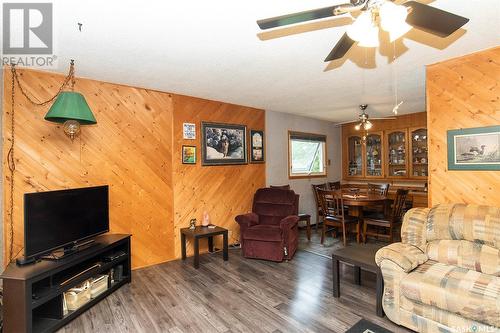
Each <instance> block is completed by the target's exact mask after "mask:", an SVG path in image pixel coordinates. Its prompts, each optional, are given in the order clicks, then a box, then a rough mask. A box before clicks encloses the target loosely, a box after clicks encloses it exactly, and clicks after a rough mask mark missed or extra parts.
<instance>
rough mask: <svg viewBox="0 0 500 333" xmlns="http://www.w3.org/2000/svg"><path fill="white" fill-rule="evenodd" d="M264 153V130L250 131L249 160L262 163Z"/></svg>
mask: <svg viewBox="0 0 500 333" xmlns="http://www.w3.org/2000/svg"><path fill="white" fill-rule="evenodd" d="M264 161H265V155H264V131H255V130H251V131H250V162H251V163H263V162H264Z"/></svg>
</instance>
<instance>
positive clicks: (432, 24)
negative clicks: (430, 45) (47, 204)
mask: <svg viewBox="0 0 500 333" xmlns="http://www.w3.org/2000/svg"><path fill="white" fill-rule="evenodd" d="M403 5H404V6H406V7H409V8H411V11H410V13H409V14H408V17H407V18H406V23H408V24H410V25H412V26H413V27H415V28H417V29H420V30H423V31H425V32H429V33H431V34H434V35H438V36H440V37H448V36H449V35H451V34H452V33H454V32H455V31H457V30H458V29H460V28H461V27H462V26H463V25H464V24H465V23H467V22H469V19H468V18H466V17H463V16H459V15H455V14H452V13H450V12H447V11H444V10H441V9H437V8H435V7H431V6H429V5H424V4H422V3H418V2H416V1H408V2H406V3H404V4H403Z"/></svg>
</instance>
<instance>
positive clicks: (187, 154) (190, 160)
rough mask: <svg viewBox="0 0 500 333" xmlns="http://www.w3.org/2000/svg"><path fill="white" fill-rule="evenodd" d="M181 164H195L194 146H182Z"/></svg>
mask: <svg viewBox="0 0 500 333" xmlns="http://www.w3.org/2000/svg"><path fill="white" fill-rule="evenodd" d="M182 164H196V146H182Z"/></svg>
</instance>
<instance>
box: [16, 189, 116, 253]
mask: <svg viewBox="0 0 500 333" xmlns="http://www.w3.org/2000/svg"><path fill="white" fill-rule="evenodd" d="M107 231H109V213H108V186H98V187H87V188H79V189H71V190H62V191H50V192H38V193H26V194H25V195H24V244H25V245H24V254H25V257H33V256H38V255H42V254H45V253H48V252H50V251H52V250H55V249H59V248H62V247H65V246H67V245H70V244H72V243H76V242H77V241H81V240H83V239H86V238H90V237H92V236H96V235H98V234H101V233H105V232H107Z"/></svg>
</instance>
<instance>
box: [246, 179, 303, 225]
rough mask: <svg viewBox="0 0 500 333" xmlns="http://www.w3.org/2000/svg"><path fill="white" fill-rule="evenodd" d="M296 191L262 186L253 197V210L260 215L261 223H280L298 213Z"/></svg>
mask: <svg viewBox="0 0 500 333" xmlns="http://www.w3.org/2000/svg"><path fill="white" fill-rule="evenodd" d="M296 201H298V200H297V198H296V196H295V192H293V191H288V190H281V189H275V188H261V189H258V190H257V192H255V195H254V198H253V212H254V213H256V214H257V215H259V224H271V225H278V224H279V223H280V221H281V220H282V219H283V218H285V217H287V216H289V215H294V214H296V213H295V211H296V204H297V202H296Z"/></svg>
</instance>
